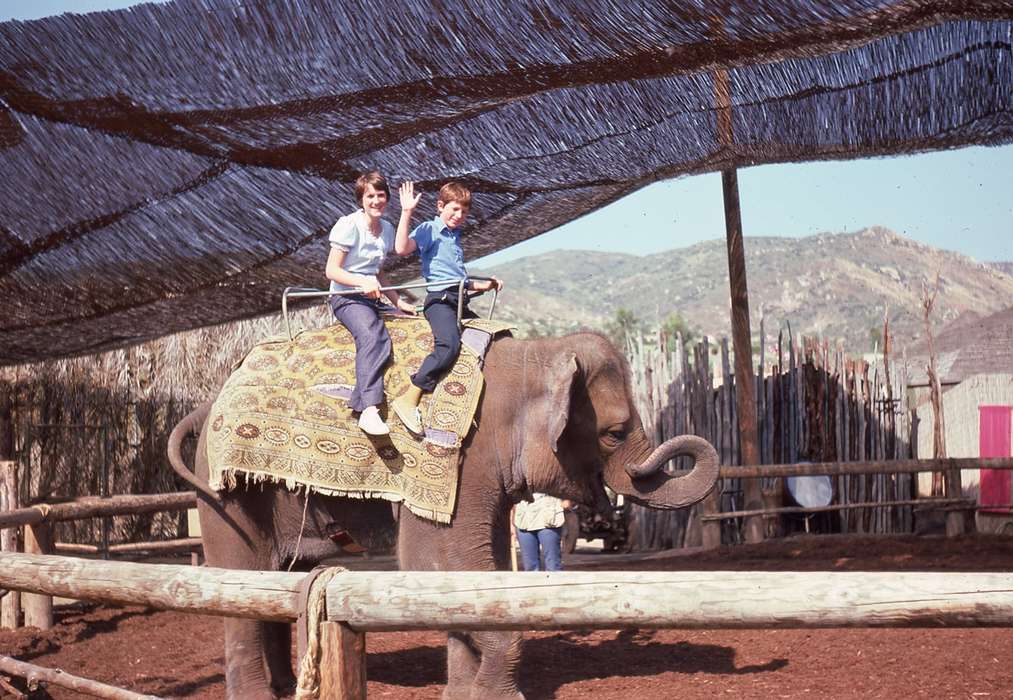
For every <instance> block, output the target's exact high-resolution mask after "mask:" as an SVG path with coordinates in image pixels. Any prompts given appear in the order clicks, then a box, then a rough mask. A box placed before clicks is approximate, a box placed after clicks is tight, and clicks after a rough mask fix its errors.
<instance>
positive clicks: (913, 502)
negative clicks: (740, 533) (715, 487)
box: [700, 498, 977, 520]
mask: <svg viewBox="0 0 1013 700" xmlns="http://www.w3.org/2000/svg"><path fill="white" fill-rule="evenodd" d="M898 506H913V507H915V509H921V510H928V509H931V508H941V507H943V508H945V507H948V506H952V509H954V510H974V509H975V508H977V506H976V505H975V503H974V501H969V500H967V499H966V498H919V499H908V500H904V501H878V502H877V501H864V502H862V503H835V504H834V505H830V506H818V507H816V506H812V507H808V508H807V507H803V506H783V507H781V508H759V509H756V510H730V511H727V512H723V513H708V514H706V515H701V516H700V519H701V520H728V519H730V518H748V517H751V516H754V515H763V516H768V515H781V514H785V513H795V514H803V515H809V514H816V513H828V512H831V511H837V510H856V509H859V508H896V507H898Z"/></svg>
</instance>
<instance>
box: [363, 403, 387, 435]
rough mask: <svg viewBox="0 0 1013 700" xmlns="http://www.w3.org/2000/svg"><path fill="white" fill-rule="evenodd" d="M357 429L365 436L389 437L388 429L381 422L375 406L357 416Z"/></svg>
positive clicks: (367, 408)
mask: <svg viewBox="0 0 1013 700" xmlns="http://www.w3.org/2000/svg"><path fill="white" fill-rule="evenodd" d="M359 429H360V430H362V432H364V433H366V434H367V435H389V434H390V428H388V427H387V424H386V423H384V422H383V418H381V417H380V412H379V411H378V410H377V409H376V406H368V407H366V408H364V409H362V413H361V414H359Z"/></svg>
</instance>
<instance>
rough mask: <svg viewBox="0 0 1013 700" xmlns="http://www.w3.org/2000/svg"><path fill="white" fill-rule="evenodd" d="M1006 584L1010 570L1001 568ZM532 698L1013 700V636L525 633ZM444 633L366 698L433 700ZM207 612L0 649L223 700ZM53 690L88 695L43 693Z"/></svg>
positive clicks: (687, 563)
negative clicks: (910, 699)
mask: <svg viewBox="0 0 1013 700" xmlns="http://www.w3.org/2000/svg"><path fill="white" fill-rule="evenodd" d="M569 564H570V567H571V568H581V569H600V570H604V569H639V570H715V569H738V570H810V571H811V570H852V571H856V570H857V571H861V570H877V571H883V570H907V571H911V570H925V571H940V570H942V571H1004V572H1013V540H1011V539H1009V538H998V537H984V536H978V537H973V538H971V537H969V538H960V539H956V540H946V539H941V538H913V537H910V538H857V537H840V536H831V537H820V538H815V537H813V538H796V539H788V540H781V541H776V542H769V543H764V544H762V545H756V546H742V547H736V548H734V549H723V550H719V551H717V552H708V553H689V554H673V553H656V554H653V555H648V556H641V557H634V556H630V557H626V556H623V557H619V556H614V555H612V556H610V555H580V556H577V557H574V558H573V559H571V560H570V561H569ZM1011 584H1013V574H1011ZM526 638H527V641H526V643H525V647H524V659H523V666H522V671H521V688H522V690H523V691H524V692H525V694H526V695H527V696H528V697H529V698H531V699H535V698H587V697H602V698H605V697H609V698H616V697H620V698H622V697H633V698H635V699H636V700H644V699H647V698H671V697H679V698H689V699H695V698H701V699H702V698H714V697H716V696H720V695H727V696H734V697H737V698H841V697H865V698H890V699H891V700H892V699H894V698H909V697H925V698H969V699H976V698H986V699H992V698H1013V629H935V630H931V629H848V630H746V631H741V630H740V631H731V630H729V631H724V630H718V631H708V630H640V631H636V630H626V631H594V632H586V633H585V632H539V633H529V634H528V635H526ZM443 640H444V637H443V635H442V634H440V633H437V632H425V633H418V632H413V633H386V634H371V635H369V636H368V637H367V646H368V652H369V659H368V676H369V696H370V697H371V698H372V697H390V698H434V699H435V698H439V697H440V693H441V692H442V684H443V683H444V681H445V671H444V664H445V652H444V647H443V643H444V641H443ZM221 649H222V631H221V622H220V621H219V620H218V619H216V618H210V617H208V618H203V617H198V616H192V615H182V614H177V613H166V612H152V611H148V610H145V609H144V608H139V607H128V608H109V607H91V606H89V607H74V608H67V609H65V610H63V611H62V612H61V614H60V616H59V625H58V626H57V627H56V628H55V629H53V630H51V631H49V632H46V633H39V632H37V631H35V630H20V631H17V632H11V631H3V632H0V653H2V654H7V655H14V656H17V657H18V658H21V659H24V660H27V661H31V662H32V663H35V664H39V665H43V666H49V667H58V668H63V669H65V670H66V671H68V672H70V673H73V674H76V675H80V676H84V677H86V678H93V679H95V680H101V681H104V682H107V683H111V684H114V685H119V686H123V687H127V688H130V689H131V690H134V691H136V692H145V693H152V694H155V695H162V696H172V697H186V698H202V699H204V698H206V699H211V698H220V697H222V696H223V693H224V686H223V676H222V668H223V665H222V651H221ZM51 692H52V696H53V697H54V698H57V699H58V700H62V699H64V698H66V699H70V698H75V699H76V698H83V697H84V696H81V695H78V694H75V693H71V692H68V691H63V690H60V689H55V688H54V689H52V691H51Z"/></svg>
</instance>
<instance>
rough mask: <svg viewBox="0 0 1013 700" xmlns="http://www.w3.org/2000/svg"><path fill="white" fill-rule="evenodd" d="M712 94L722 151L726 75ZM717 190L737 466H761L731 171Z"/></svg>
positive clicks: (748, 491)
mask: <svg viewBox="0 0 1013 700" xmlns="http://www.w3.org/2000/svg"><path fill="white" fill-rule="evenodd" d="M714 93H715V99H716V102H717V120H718V141H719V143H720V144H721V146H722V148H729V147H730V146H731V145H732V142H733V134H732V107H731V83H730V81H729V79H728V71H726V70H719V71H716V72H715V73H714ZM721 188H722V191H723V193H724V202H725V236H726V238H727V242H728V278H729V285H730V287H731V305H732V348H733V350H734V353H735V397H736V406H737V408H738V416H739V440H740V445H741V449H742V464H743V465H744V466H752V465H755V464H759V463H760V450H759V444H758V436H757V429H756V400H755V398H754V396H753V390H754V384H753V381H754V380H753V377H754V375H753V345H752V336H751V333H750V330H749V289H748V286H747V284H746V254H745V248H744V246H743V243H742V212H741V210H740V207H739V180H738V174H737V173H736V171H735V169H734V168H727V169H725V170H722V171H721ZM743 497H744V500H745V504H744V505H745V508H746V509H747V510H754V509H759V508H762V507H763V495H762V493H761V487H760V483H759V482H757V481H755V480H750V481H747V482H746V483H745V484H743ZM762 541H763V519H762V518H759V517H754V518H747V519H746V542H750V543H754V542H762Z"/></svg>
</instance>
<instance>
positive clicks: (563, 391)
mask: <svg viewBox="0 0 1013 700" xmlns="http://www.w3.org/2000/svg"><path fill="white" fill-rule="evenodd" d="M579 374H580V367H579V366H578V365H577V356H576V355H574V354H573V353H569V354H568V355H566V356H564V357H563V358H561V359H560V360H557V361H556V363H555V364H554V365H553V367H552V369H551V370H550V372H549V377H548V380H549V394H550V398H549V402H550V403H549V445H550V447H552V451H553V452H557V451H558V450H559V439H560V437H562V435H563V431H564V430H566V423H567V421H569V419H570V404H571V402H572V397H573V386H574V383H575V382H576V380H577V377H578V376H579Z"/></svg>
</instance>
